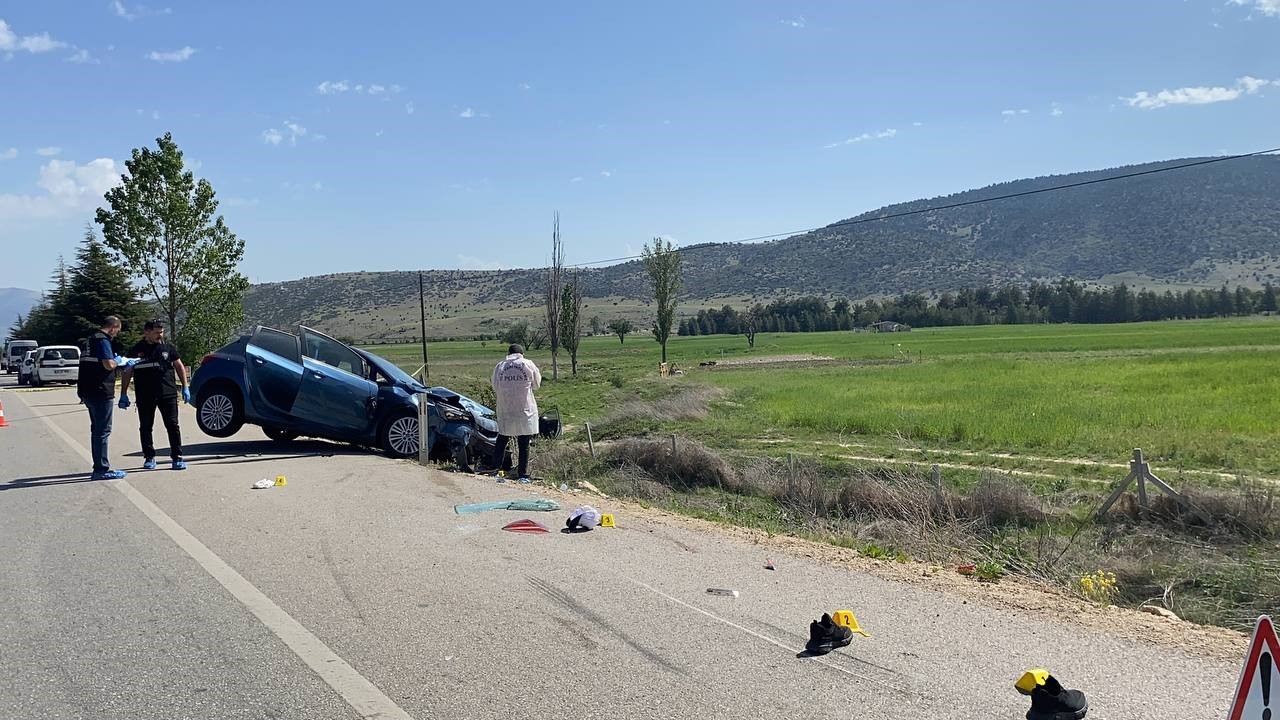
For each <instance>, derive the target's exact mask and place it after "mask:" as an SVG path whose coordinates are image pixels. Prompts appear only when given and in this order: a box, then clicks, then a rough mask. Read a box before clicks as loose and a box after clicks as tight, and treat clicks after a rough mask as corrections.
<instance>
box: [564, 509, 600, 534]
mask: <svg viewBox="0 0 1280 720" xmlns="http://www.w3.org/2000/svg"><path fill="white" fill-rule="evenodd" d="M599 524H600V511H599V510H597V509H595V508H593V507H591V506H590V505H583V506H581V507H577V508H574V510H573V512H571V513H569V519H568V520H565V521H564V526H565V529H566V530H568V531H569V532H571V533H579V532H586V531H588V530H591V529H592V528H594V527H595V526H597V525H599Z"/></svg>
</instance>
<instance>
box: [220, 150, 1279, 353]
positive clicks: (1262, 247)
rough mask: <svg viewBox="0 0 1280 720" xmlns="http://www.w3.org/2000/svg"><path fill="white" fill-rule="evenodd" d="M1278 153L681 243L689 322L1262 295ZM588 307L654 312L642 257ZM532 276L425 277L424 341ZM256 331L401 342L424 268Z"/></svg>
mask: <svg viewBox="0 0 1280 720" xmlns="http://www.w3.org/2000/svg"><path fill="white" fill-rule="evenodd" d="M1185 162H1187V160H1185V159H1184V160H1171V161H1168V162H1164V163H1152V164H1148V165H1137V166H1129V167H1121V168H1113V169H1108V170H1099V171H1093V172H1086V173H1074V174H1069V175H1057V176H1047V177H1041V178H1034V179H1026V180H1015V181H1012V182H1007V183H1001V184H998V185H992V186H989V187H986V188H981V189H977V190H970V191H967V192H962V193H957V194H955V195H949V196H946V197H940V198H929V199H923V200H917V201H914V202H910V203H903V204H900V205H891V206H888V207H885V208H881V209H880V210H876V211H874V212H871V213H865V214H863V215H859V216H857V217H856V218H851V219H854V220H865V219H870V218H875V217H878V216H881V215H889V214H894V213H899V212H904V211H911V210H918V209H923V208H926V207H931V206H936V205H945V204H951V203H957V202H966V201H971V200H977V199H981V198H987V197H993V196H998V195H1005V194H1009V193H1017V192H1025V191H1029V190H1036V189H1041V188H1045V187H1050V186H1053V185H1061V184H1066V183H1072V182H1081V181H1087V180H1092V179H1097V178H1103V177H1108V176H1110V175H1119V174H1124V173H1130V172H1135V171H1142V170H1148V169H1155V168H1159V167H1163V166H1168V165H1173V164H1179V163H1185ZM1277 248H1280V157H1272V156H1262V157H1255V158H1245V159H1241V160H1233V161H1230V162H1222V163H1216V164H1212V165H1205V166H1200V167H1195V168H1187V169H1181V170H1175V171H1171V172H1167V173H1160V174H1156V175H1149V176H1144V177H1138V178H1130V179H1125V180H1120V181H1116V182H1111V183H1101V184H1097V185H1091V186H1086V187H1081V188H1074V189H1070V190H1063V191H1058V192H1051V193H1043V194H1039V195H1031V196H1027V197H1021V198H1016V199H1009V200H999V201H995V202H991V203H985V204H982V205H975V206H968V207H963V208H955V209H950V210H942V211H937V212H931V213H922V214H919V215H912V216H909V217H903V218H895V219H890V220H883V221H875V222H864V223H860V224H855V225H844V226H839V225H836V224H833V225H830V226H827V227H825V228H822V229H819V230H815V231H813V232H809V233H805V234H802V235H796V236H793V237H789V238H786V239H783V240H777V241H772V242H766V243H755V244H736V243H719V244H704V245H693V246H688V247H686V248H685V250H684V299H683V302H684V306H683V307H682V308H681V310H682V312H683V313H686V314H688V313H695V312H696V311H697V310H698V309H700V308H710V307H719V306H720V305H723V304H724V303H725V301H728V300H735V301H738V302H741V303H750V302H754V301H758V300H767V299H771V298H776V297H779V296H783V295H809V294H819V295H824V296H828V297H847V298H850V299H858V298H865V297H872V296H886V295H892V294H897V293H901V292H924V293H928V294H940V293H942V292H946V291H955V290H958V289H959V288H961V287H966V286H984V285H1001V284H1005V283H1011V282H1012V283H1026V282H1030V281H1031V280H1034V279H1055V278H1059V277H1064V276H1069V277H1075V278H1078V279H1081V280H1085V281H1099V282H1104V283H1111V282H1119V281H1124V282H1128V283H1129V284H1130V285H1138V286H1144V285H1148V286H1159V285H1177V286H1184V287H1185V286H1201V287H1205V286H1217V285H1219V284H1221V283H1224V282H1227V283H1230V284H1232V285H1235V284H1237V283H1242V284H1247V285H1253V286H1260V285H1261V284H1262V283H1264V282H1267V281H1274V280H1276V279H1277V277H1280V258H1278V257H1276V251H1277ZM582 277H583V280H584V282H585V285H586V292H585V294H586V297H587V299H588V301H587V304H588V306H589V307H588V310H587V311H586V312H587V313H588V314H592V313H594V314H601V315H602V316H606V317H611V316H615V315H616V316H623V317H635V318H637V319H639V318H641V317H643V316H644V315H646V312H645V311H644V310H643V308H642V304H643V302H644V301H645V300H647V294H648V285H647V281H646V279H645V277H644V273H643V269H642V267H641V265H640V263H639V262H636V261H632V262H626V263H621V264H618V265H613V266H610V267H605V268H600V269H592V270H585V271H583V273H582ZM540 278H541V274H540V271H539V270H536V269H523V270H498V271H460V270H433V271H430V272H428V273H426V283H427V288H428V316H429V318H431V319H432V320H433V329H432V330H429V331H428V334H429V335H433V334H434V335H439V336H456V335H466V334H480V333H484V332H485V331H486V329H487V330H489V331H493V330H496V329H497V327H499V326H501V325H503V324H506V322H508V321H509V320H511V319H514V318H517V317H530V316H533V315H535V314H536V311H534V310H530V308H533V307H534V306H536V305H537V303H538V300H539V287H540ZM245 310H246V314H247V316H248V319H249V322H262V323H267V324H275V325H290V324H294V323H298V322H305V323H308V324H310V325H314V326H316V327H318V328H320V329H324V330H329V331H331V332H335V333H341V334H345V335H349V336H352V337H359V338H391V337H406V336H411V335H414V334H416V328H417V322H418V307H417V274H416V273H415V272H360V273H341V274H336V275H324V276H319V277H311V278H304V279H302V280H295V281H290V282H283V283H269V284H264V285H257V286H254V287H253V288H252V289H251V291H250V293H249V296H248V297H247V298H246V300H245Z"/></svg>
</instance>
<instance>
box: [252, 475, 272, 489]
mask: <svg viewBox="0 0 1280 720" xmlns="http://www.w3.org/2000/svg"><path fill="white" fill-rule="evenodd" d="M274 486H275V483H273V482H271V481H270V480H268V479H266V478H262V479H261V480H259V481H258V482H256V483H254V484H253V489H254V490H266V489H267V488H269V487H274Z"/></svg>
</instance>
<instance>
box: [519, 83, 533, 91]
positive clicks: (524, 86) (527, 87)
mask: <svg viewBox="0 0 1280 720" xmlns="http://www.w3.org/2000/svg"><path fill="white" fill-rule="evenodd" d="M520 89H521V90H532V89H533V86H532V85H530V84H529V83H520Z"/></svg>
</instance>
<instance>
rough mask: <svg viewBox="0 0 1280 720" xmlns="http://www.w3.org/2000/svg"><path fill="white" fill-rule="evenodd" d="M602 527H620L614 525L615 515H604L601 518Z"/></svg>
mask: <svg viewBox="0 0 1280 720" xmlns="http://www.w3.org/2000/svg"><path fill="white" fill-rule="evenodd" d="M600 527H611V528H616V527H618V526H617V525H615V524H614V523H613V513H604V514H603V515H601V516H600Z"/></svg>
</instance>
